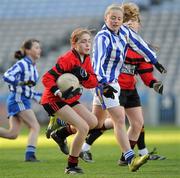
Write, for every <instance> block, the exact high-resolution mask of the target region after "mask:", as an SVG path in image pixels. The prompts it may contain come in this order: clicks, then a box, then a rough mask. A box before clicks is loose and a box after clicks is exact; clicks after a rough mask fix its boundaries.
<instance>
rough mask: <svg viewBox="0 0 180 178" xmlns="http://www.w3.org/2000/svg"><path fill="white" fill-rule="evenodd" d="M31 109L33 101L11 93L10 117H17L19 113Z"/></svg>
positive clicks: (8, 106)
mask: <svg viewBox="0 0 180 178" xmlns="http://www.w3.org/2000/svg"><path fill="white" fill-rule="evenodd" d="M27 109H31V99H29V98H27V97H25V96H22V95H20V94H18V93H15V92H11V93H10V95H9V96H8V99H7V111H8V117H10V116H15V115H17V114H18V113H19V112H21V111H24V110H27Z"/></svg>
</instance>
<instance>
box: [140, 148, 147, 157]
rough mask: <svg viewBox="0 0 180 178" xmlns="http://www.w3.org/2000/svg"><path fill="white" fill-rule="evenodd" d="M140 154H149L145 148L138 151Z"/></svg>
mask: <svg viewBox="0 0 180 178" xmlns="http://www.w3.org/2000/svg"><path fill="white" fill-rule="evenodd" d="M138 153H139V155H141V156H144V155H147V154H148V153H149V152H148V149H147V148H144V149H142V150H138Z"/></svg>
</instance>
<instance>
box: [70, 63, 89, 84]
mask: <svg viewBox="0 0 180 178" xmlns="http://www.w3.org/2000/svg"><path fill="white" fill-rule="evenodd" d="M71 73H72V74H73V75H75V76H76V77H77V78H78V79H79V81H83V80H88V78H89V74H88V73H87V72H86V70H85V69H83V68H82V67H81V66H77V67H74V68H73V69H72V70H71Z"/></svg>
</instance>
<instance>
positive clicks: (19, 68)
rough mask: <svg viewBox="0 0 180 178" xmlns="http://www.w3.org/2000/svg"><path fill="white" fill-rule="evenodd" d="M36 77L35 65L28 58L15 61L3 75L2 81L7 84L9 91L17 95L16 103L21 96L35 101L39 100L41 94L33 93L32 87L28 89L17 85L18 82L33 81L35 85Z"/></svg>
mask: <svg viewBox="0 0 180 178" xmlns="http://www.w3.org/2000/svg"><path fill="white" fill-rule="evenodd" d="M38 77H39V76H38V71H37V68H36V65H35V64H33V63H32V60H31V59H30V58H28V57H25V58H23V59H21V60H19V61H17V62H16V63H15V64H14V65H13V66H12V67H11V68H9V69H8V70H7V71H6V72H5V73H4V75H3V79H4V81H5V82H6V83H8V85H9V89H10V91H12V92H15V93H17V96H18V97H17V98H16V99H17V101H18V100H19V101H20V100H21V95H23V96H26V97H27V98H31V99H34V100H36V101H39V100H40V98H41V95H42V94H41V93H39V92H35V90H34V86H32V87H30V86H27V85H26V86H20V85H18V83H19V82H24V81H33V82H35V83H37V81H38Z"/></svg>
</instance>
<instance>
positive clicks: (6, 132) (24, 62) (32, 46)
mask: <svg viewBox="0 0 180 178" xmlns="http://www.w3.org/2000/svg"><path fill="white" fill-rule="evenodd" d="M40 55H41V46H40V43H39V41H38V40H36V39H29V40H27V41H25V42H24V43H23V45H22V47H21V50H19V51H16V52H15V54H14V57H15V58H16V59H18V61H17V62H16V63H15V64H14V65H13V66H12V67H11V68H9V69H8V70H7V71H6V72H5V73H4V76H3V79H4V81H5V82H6V83H7V84H8V86H9V90H10V94H9V96H8V99H7V111H8V118H9V129H5V128H0V137H3V138H8V139H16V138H17V136H18V135H19V132H20V129H21V125H22V123H24V124H25V125H26V126H27V127H28V129H29V135H28V141H27V147H26V153H25V161H28V162H36V161H38V160H37V159H36V155H35V152H36V145H37V139H38V134H39V130H40V126H39V123H38V121H37V118H36V116H35V114H34V112H33V110H32V109H31V99H34V100H35V101H37V102H38V103H39V102H40V98H41V93H39V92H36V91H35V90H34V86H35V85H36V83H37V81H38V71H37V69H36V62H37V60H38V59H39V58H40Z"/></svg>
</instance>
